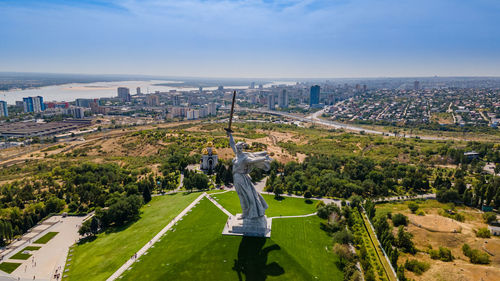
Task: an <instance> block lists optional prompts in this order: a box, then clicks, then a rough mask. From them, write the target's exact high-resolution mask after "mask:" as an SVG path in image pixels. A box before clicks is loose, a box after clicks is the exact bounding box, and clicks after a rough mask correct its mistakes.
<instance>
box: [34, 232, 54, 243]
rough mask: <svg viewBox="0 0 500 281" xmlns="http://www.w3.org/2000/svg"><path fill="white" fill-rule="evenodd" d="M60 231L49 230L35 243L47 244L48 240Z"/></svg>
mask: <svg viewBox="0 0 500 281" xmlns="http://www.w3.org/2000/svg"><path fill="white" fill-rule="evenodd" d="M58 233H59V232H49V233H47V234H45V235H44V236H42V237H40V238H38V239H37V240H36V241H35V242H34V243H35V244H47V242H49V241H50V239H52V238H54V236H56V235H57V234H58Z"/></svg>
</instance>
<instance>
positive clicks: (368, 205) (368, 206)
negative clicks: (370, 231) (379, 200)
mask: <svg viewBox="0 0 500 281" xmlns="http://www.w3.org/2000/svg"><path fill="white" fill-rule="evenodd" d="M365 211H366V214H367V215H368V218H369V219H370V220H371V219H372V218H373V217H374V216H375V203H373V201H371V200H366V202H365Z"/></svg>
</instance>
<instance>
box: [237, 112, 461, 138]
mask: <svg viewBox="0 0 500 281" xmlns="http://www.w3.org/2000/svg"><path fill="white" fill-rule="evenodd" d="M235 111H246V112H255V113H265V114H270V115H276V116H283V117H287V118H290V119H295V120H298V121H301V122H309V123H314V124H320V125H324V126H327V127H332V128H334V129H345V130H350V131H356V132H362V131H363V132H365V133H367V134H376V135H386V136H398V137H405V138H416V137H418V138H420V139H423V140H446V139H449V140H452V139H453V138H448V137H433V136H420V135H415V134H413V135H407V134H405V135H396V134H394V133H389V132H383V131H377V130H371V129H365V128H362V127H358V126H355V125H350V124H344V123H340V122H335V121H330V120H323V119H320V118H319V116H321V115H322V114H323V113H324V109H322V110H319V111H316V112H315V113H313V114H311V115H309V116H307V117H302V116H298V115H294V114H291V113H287V112H282V111H275V110H267V109H260V108H259V109H251V108H244V107H236V108H235Z"/></svg>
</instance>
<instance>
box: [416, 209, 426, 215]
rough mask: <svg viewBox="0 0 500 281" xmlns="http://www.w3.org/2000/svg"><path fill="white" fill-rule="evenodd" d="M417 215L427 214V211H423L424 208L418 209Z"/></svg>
mask: <svg viewBox="0 0 500 281" xmlns="http://www.w3.org/2000/svg"><path fill="white" fill-rule="evenodd" d="M417 215H419V216H425V212H424V211H422V210H418V211H417Z"/></svg>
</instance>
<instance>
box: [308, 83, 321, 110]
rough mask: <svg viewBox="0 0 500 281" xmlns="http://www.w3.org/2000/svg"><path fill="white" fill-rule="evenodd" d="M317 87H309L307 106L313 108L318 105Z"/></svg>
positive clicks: (318, 88)
mask: <svg viewBox="0 0 500 281" xmlns="http://www.w3.org/2000/svg"><path fill="white" fill-rule="evenodd" d="M319 90H320V87H319V85H314V86H311V93H310V95H309V106H311V107H315V106H318V104H319Z"/></svg>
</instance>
